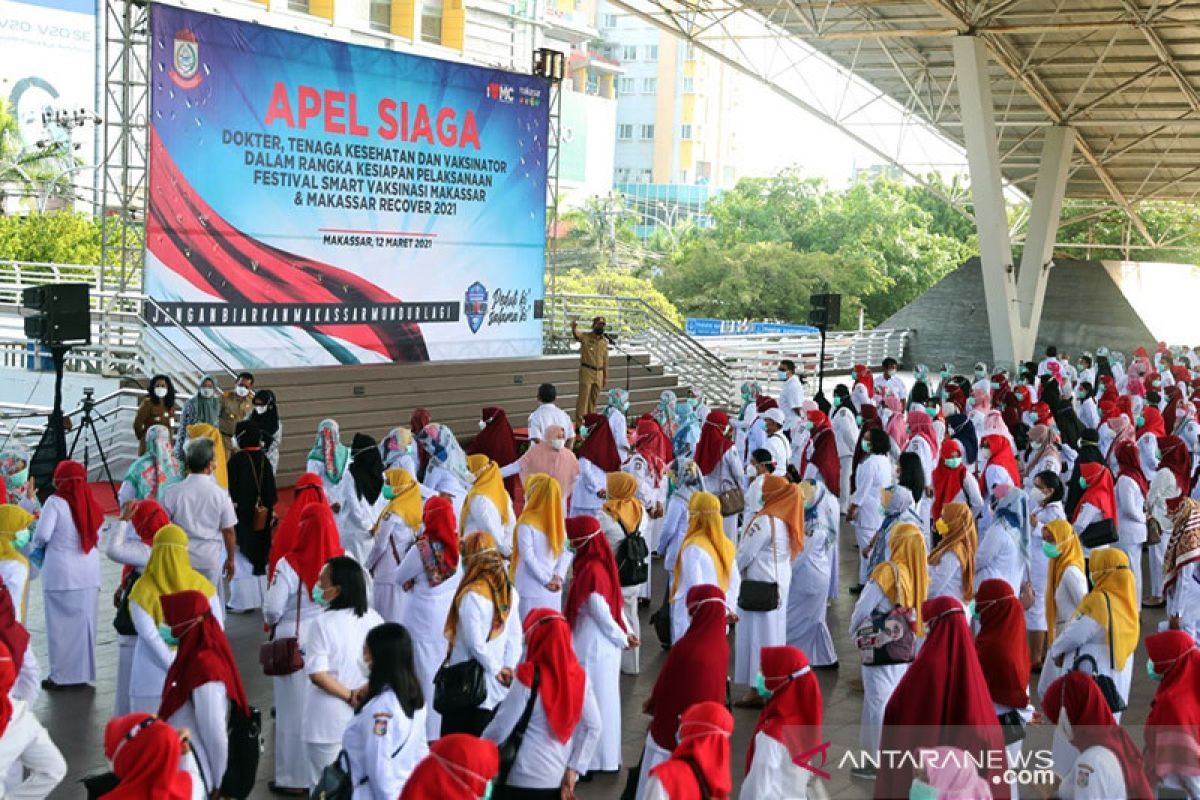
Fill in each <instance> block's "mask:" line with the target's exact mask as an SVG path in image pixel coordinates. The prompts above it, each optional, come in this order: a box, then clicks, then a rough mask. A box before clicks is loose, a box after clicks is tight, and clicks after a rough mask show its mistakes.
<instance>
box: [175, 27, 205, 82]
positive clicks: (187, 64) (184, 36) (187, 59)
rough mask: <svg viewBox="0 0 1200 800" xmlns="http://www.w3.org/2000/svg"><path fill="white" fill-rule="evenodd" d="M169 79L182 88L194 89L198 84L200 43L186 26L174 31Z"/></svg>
mask: <svg viewBox="0 0 1200 800" xmlns="http://www.w3.org/2000/svg"><path fill="white" fill-rule="evenodd" d="M171 80H172V81H174V82H175V83H176V84H177V85H178V86H180V87H181V88H183V89H195V88H196V87H197V86H199V85H200V43H199V42H197V41H196V34H194V33H192V32H191V31H190V30H188V29H187V28H180V29H179V30H177V31H175V47H174V59H173V62H172V65H171Z"/></svg>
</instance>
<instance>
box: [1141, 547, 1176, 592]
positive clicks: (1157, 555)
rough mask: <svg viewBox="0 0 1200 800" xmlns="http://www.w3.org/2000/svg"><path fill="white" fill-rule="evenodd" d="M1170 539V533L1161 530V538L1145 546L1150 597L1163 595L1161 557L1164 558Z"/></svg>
mask: <svg viewBox="0 0 1200 800" xmlns="http://www.w3.org/2000/svg"><path fill="white" fill-rule="evenodd" d="M1170 539H1171V535H1170V534H1169V533H1168V532H1167V531H1163V535H1162V539H1160V540H1159V542H1158V544H1152V545H1149V546H1147V547H1146V557H1147V558H1148V559H1149V560H1150V596H1151V597H1162V596H1163V559H1164V558H1166V555H1167V545H1168V544H1169V543H1170ZM1138 563H1139V564H1140V563H1141V562H1140V561H1139V562H1138ZM1139 571H1140V570H1139ZM1139 599H1140V598H1139Z"/></svg>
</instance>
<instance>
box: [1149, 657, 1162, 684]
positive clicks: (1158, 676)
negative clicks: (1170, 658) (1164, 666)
mask: <svg viewBox="0 0 1200 800" xmlns="http://www.w3.org/2000/svg"><path fill="white" fill-rule="evenodd" d="M1146 675H1147V677H1149V678H1150V680H1152V681H1154V682H1155V683H1160V682H1161V681H1162V679H1163V676H1162V673H1159V672H1155V671H1154V661H1152V660H1151V659H1149V658H1147V659H1146Z"/></svg>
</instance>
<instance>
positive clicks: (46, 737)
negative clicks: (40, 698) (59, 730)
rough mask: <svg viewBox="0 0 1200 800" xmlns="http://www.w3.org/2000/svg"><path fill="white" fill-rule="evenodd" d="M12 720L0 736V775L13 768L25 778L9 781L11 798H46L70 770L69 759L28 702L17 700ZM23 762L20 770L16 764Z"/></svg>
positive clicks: (7, 788)
mask: <svg viewBox="0 0 1200 800" xmlns="http://www.w3.org/2000/svg"><path fill="white" fill-rule="evenodd" d="M14 705H15V706H19V708H17V709H14V714H13V718H12V720H11V721H10V722H9V724H8V728H7V729H5V731H4V735H3V736H0V775H4V774H9V773H10V771H12V772H14V773H17V774H23V775H24V780H19V781H18V782H15V783H9V782H6V784H5V786H4V791H3V796H4V797H5V798H7V799H8V800H42V798H44V797H47V796H48V795H49V794H50V792H52V791H54V787H56V786H58V784H59V783H61V782H62V779H63V778H64V777H65V776H66V774H67V762H66V761H65V760H64V759H63V757H62V753H60V752H59V750H58V748H57V747H55V746H54V742H52V741H51V740H50V734H48V733H46V729H45V728H43V727H42V724H41V723H40V722H38V721H37V718H36V717H35V716H34V715H33V712H32V711H30V710H29V707H28V706H26V705H25V704H24V703H14ZM17 766H19V768H20V769H19V770H18V769H15V767H17Z"/></svg>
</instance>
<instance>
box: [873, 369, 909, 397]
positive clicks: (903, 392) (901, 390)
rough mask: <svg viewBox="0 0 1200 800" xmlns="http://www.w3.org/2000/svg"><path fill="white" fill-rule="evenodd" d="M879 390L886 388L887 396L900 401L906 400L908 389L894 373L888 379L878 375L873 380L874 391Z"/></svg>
mask: <svg viewBox="0 0 1200 800" xmlns="http://www.w3.org/2000/svg"><path fill="white" fill-rule="evenodd" d="M881 388H886V389H887V390H888V393H889V394H893V395H895V396H896V397H899V398H900V399H901V400H907V399H908V387H907V386H905V385H904V381H902V380H901V379H900V376H899V375H897V374H895V373H893V374H892V377H890V378H885V377H883V375H880V376H879V377H878V378H876V379H875V391H876V392H879V390H880V389H881ZM881 394H882V393H881Z"/></svg>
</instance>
